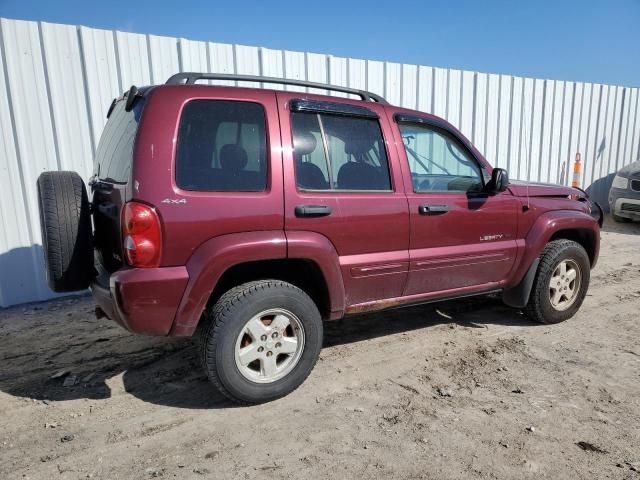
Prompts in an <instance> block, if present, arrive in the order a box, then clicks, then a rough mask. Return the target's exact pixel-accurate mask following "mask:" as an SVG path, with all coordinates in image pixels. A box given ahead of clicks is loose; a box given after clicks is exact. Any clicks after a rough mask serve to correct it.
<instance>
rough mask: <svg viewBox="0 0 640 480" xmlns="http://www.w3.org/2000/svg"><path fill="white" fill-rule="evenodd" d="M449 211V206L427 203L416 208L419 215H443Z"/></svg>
mask: <svg viewBox="0 0 640 480" xmlns="http://www.w3.org/2000/svg"><path fill="white" fill-rule="evenodd" d="M448 211H449V205H443V204H437V205H435V204H431V203H427V204H424V205H420V206H419V207H418V213H420V215H443V214H445V213H447V212H448Z"/></svg>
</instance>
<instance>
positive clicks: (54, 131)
mask: <svg viewBox="0 0 640 480" xmlns="http://www.w3.org/2000/svg"><path fill="white" fill-rule="evenodd" d="M38 40H39V42H40V56H41V57H42V73H43V75H44V87H45V91H46V93H47V106H48V108H49V122H50V123H51V133H52V137H53V154H54V155H55V157H56V165H57V167H58V170H62V163H61V159H60V145H59V141H58V128H57V126H56V118H55V115H54V111H53V110H54V109H53V98H52V95H51V81H50V80H49V67H48V64H47V52H46V51H45V48H44V36H43V34H42V22H38Z"/></svg>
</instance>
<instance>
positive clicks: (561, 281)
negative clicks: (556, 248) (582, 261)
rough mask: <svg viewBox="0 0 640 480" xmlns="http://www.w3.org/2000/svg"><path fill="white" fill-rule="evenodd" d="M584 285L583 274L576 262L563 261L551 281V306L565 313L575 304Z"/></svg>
mask: <svg viewBox="0 0 640 480" xmlns="http://www.w3.org/2000/svg"><path fill="white" fill-rule="evenodd" d="M581 285H582V272H581V270H580V266H579V265H578V263H577V262H576V261H574V260H571V259H567V260H562V261H561V262H560V263H558V265H556V268H555V269H554V270H553V274H552V275H551V280H550V281H549V301H550V302H551V306H552V307H553V308H554V309H556V310H558V311H563V310H566V309H567V308H569V307H570V306H571V305H573V304H574V302H575V301H576V298H578V292H579V291H580V286H581Z"/></svg>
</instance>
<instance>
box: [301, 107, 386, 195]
mask: <svg viewBox="0 0 640 480" xmlns="http://www.w3.org/2000/svg"><path fill="white" fill-rule="evenodd" d="M291 121H292V125H293V156H294V159H295V164H296V165H295V172H296V183H297V185H298V188H299V189H301V190H346V191H353V190H357V191H390V190H391V180H390V176H389V162H388V160H387V153H386V151H385V148H384V141H383V139H382V131H381V130H380V125H379V123H378V121H377V120H375V119H370V118H358V117H350V116H343V115H331V114H320V113H307V112H293V113H292V116H291Z"/></svg>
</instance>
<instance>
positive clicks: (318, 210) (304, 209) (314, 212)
mask: <svg viewBox="0 0 640 480" xmlns="http://www.w3.org/2000/svg"><path fill="white" fill-rule="evenodd" d="M295 212H296V217H326V216H327V215H331V207H329V206H328V205H298V206H296V210H295Z"/></svg>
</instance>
